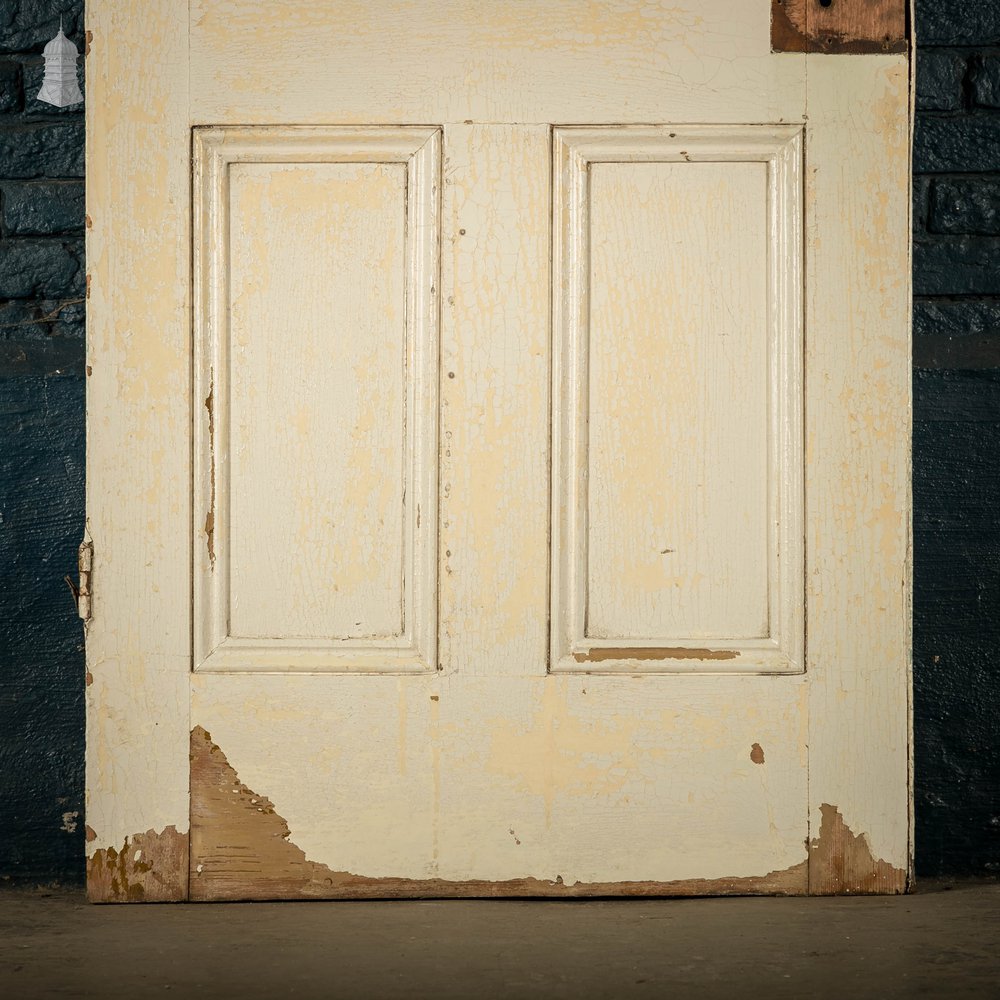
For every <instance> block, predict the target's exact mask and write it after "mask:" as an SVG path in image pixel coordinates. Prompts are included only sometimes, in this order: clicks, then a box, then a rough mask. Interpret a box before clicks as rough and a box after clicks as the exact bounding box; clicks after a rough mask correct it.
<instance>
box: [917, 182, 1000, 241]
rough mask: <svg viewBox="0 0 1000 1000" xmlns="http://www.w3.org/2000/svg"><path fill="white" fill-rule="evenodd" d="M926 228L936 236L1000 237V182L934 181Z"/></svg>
mask: <svg viewBox="0 0 1000 1000" xmlns="http://www.w3.org/2000/svg"><path fill="white" fill-rule="evenodd" d="M927 228H928V229H929V230H930V231H931V232H935V233H953V234H961V235H966V234H969V235H982V236H997V235H1000V179H998V178H996V177H963V178H960V179H956V180H938V181H935V182H934V186H933V188H932V190H931V198H930V212H929V217H928V223H927Z"/></svg>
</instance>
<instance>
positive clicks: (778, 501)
mask: <svg viewBox="0 0 1000 1000" xmlns="http://www.w3.org/2000/svg"><path fill="white" fill-rule="evenodd" d="M554 158H555V159H554V168H553V169H554V179H555V195H554V218H555V233H556V234H557V240H558V244H557V245H556V247H555V249H554V253H555V262H556V264H555V267H556V279H555V287H556V288H557V289H559V294H558V295H557V297H556V300H555V303H554V307H555V309H554V317H553V323H554V332H555V334H556V336H558V337H559V340H558V347H557V350H556V354H555V356H554V359H553V362H554V407H553V419H552V426H553V435H554V439H553V461H554V463H555V468H556V469H557V470H558V475H557V476H556V477H555V478H554V480H553V496H552V504H551V506H552V525H553V537H554V538H555V539H557V546H556V547H555V548H554V550H553V562H552V577H553V588H552V601H553V606H552V623H553V624H552V636H553V647H552V668H553V669H554V670H577V671H579V670H602V671H606V670H642V671H671V670H699V669H711V670H720V669H721V670H735V671H741V670H766V671H769V672H775V671H787V672H796V671H799V670H801V669H802V665H803V654H802V650H803V645H804V636H803V614H802V586H803V584H802V534H803V509H802V503H803V500H802V477H803V464H804V463H803V456H802V428H801V414H802V407H803V398H802V375H801V371H802V353H803V330H802V305H801V296H802V279H801V275H802V260H801V258H802V231H801V225H802V222H801V219H802V212H801V201H802V183H801V161H802V143H801V130H800V129H798V128H796V127H784V128H778V129H775V128H759V127H753V128H743V129H735V128H733V127H731V126H728V127H716V128H704V127H702V128H685V127H683V126H676V127H671V126H660V127H658V128H656V127H651V126H644V127H642V128H631V129H629V128H624V129H622V128H603V129H582V128H581V129H574V128H568V129H566V128H563V129H557V130H556V132H555V135H554Z"/></svg>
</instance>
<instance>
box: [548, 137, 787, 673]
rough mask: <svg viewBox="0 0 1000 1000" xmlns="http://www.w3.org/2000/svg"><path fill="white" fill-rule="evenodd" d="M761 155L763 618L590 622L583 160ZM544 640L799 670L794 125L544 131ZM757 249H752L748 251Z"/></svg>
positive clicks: (628, 666)
mask: <svg viewBox="0 0 1000 1000" xmlns="http://www.w3.org/2000/svg"><path fill="white" fill-rule="evenodd" d="M601 163H605V164H618V165H622V164H640V163H643V164H648V163H691V164H698V163H715V164H719V163H721V164H727V163H729V164H744V163H762V164H764V165H766V171H767V182H766V191H767V208H766V220H767V222H766V228H767V232H766V243H767V247H768V255H767V260H766V262H764V263H763V264H762V266H763V267H765V268H766V300H767V306H766V323H767V329H766V334H765V335H766V342H767V352H766V353H767V376H766V385H767V390H766V392H767V399H766V414H767V417H766V419H767V432H766V438H767V457H766V469H767V473H766V474H767V482H766V491H767V515H766V520H767V535H768V537H767V541H766V551H767V570H766V581H767V582H766V586H767V595H766V603H767V623H766V625H765V627H764V630H763V634H762V635H760V636H752V637H749V638H747V637H740V636H739V635H737V636H733V635H725V634H720V635H702V634H698V635H696V636H692V635H669V634H659V635H648V636H636V635H629V636H626V637H607V636H603V637H594V636H592V635H588V628H587V619H588V608H587V603H588V596H587V595H588V573H589V563H590V560H589V556H588V544H589V541H588V539H589V535H588V523H587V522H588V482H587V479H588V476H587V469H588V467H589V456H588V449H589V435H590V431H589V422H590V415H591V405H590V400H589V393H590V375H589V371H590V363H589V357H588V355H589V350H590V327H589V324H590V321H591V320H590V309H591V306H590V288H589V282H590V277H589V275H590V260H591V253H590V215H591V196H590V185H591V166H592V165H594V164H601ZM553 213H554V223H553V251H552V259H553V283H552V287H553V289H554V301H553V330H552V336H553V352H552V353H553V364H552V378H553V383H552V481H551V512H552V513H551V517H552V535H551V537H552V552H551V581H552V582H551V593H550V602H551V609H550V610H551V622H552V629H551V644H550V651H549V657H550V659H549V670H550V671H552V672H572V673H617V672H636V673H639V672H645V673H673V672H698V671H700V672H711V673H740V672H745V673H799V672H802V671H803V670H804V662H805V658H804V657H805V637H804V617H805V616H804V596H803V594H804V579H803V572H804V570H803V561H804V560H803V552H804V531H805V524H804V508H803V476H804V455H803V430H802V420H803V407H804V398H803V380H802V355H803V322H802V309H803V303H802V299H803V290H802V129H801V126H798V125H764V126H761V125H725V126H723V125H720V126H598V127H559V128H556V129H554V131H553ZM754 263H755V262H754Z"/></svg>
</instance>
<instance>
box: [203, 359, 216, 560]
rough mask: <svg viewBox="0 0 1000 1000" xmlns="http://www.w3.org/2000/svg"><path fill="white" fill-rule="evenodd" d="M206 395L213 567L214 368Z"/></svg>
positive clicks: (208, 537)
mask: <svg viewBox="0 0 1000 1000" xmlns="http://www.w3.org/2000/svg"><path fill="white" fill-rule="evenodd" d="M208 377H209V383H208V395H207V396H206V397H205V409H206V410H208V455H209V463H210V466H209V468H210V472H209V477H210V481H211V485H210V487H209V490H210V495H209V505H208V513H207V514H206V515H205V539H206V541H207V544H208V559H209V562H210V563H211V564H212V569H215V370H214V369H210V370H209V375H208Z"/></svg>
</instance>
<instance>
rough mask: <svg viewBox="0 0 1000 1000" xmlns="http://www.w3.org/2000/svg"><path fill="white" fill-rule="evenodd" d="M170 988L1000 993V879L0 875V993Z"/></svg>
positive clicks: (377, 993) (646, 994)
mask: <svg viewBox="0 0 1000 1000" xmlns="http://www.w3.org/2000/svg"><path fill="white" fill-rule="evenodd" d="M171 991H172V992H171ZM168 995H173V996H177V997H181V996H183V997H236V998H240V1000H244V998H245V1000H254V998H262V997H269V998H270V997H283V996H290V997H324V998H335V997H377V998H394V997H430V998H434V1000H439V998H441V1000H446V998H452V997H473V998H476V1000H492V998H494V997H497V998H499V997H505V998H506V997H546V998H562V997H566V998H573V1000H582V998H590V997H608V998H618V997H626V998H630V997H642V998H653V997H657V998H659V997H668V996H675V997H699V998H700V997H726V998H733V997H756V996H761V997H768V998H773V997H796V998H800V997H837V998H838V1000H846V998H855V997H951V996H954V997H997V998H1000V884H996V883H993V884H987V885H984V884H961V883H958V884H956V883H925V884H923V885H922V886H921V891H920V892H919V893H917V894H916V895H913V896H908V897H894V898H855V899H687V900H615V901H593V902H581V901H572V900H566V901H551V902H520V901H479V900H470V901H440V902H377V903H372V902H353V903H319V902H317V903H230V904H221V903H219V904H201V905H197V904H196V905H161V906H154V905H147V906H142V905H138V906H90V905H88V904H87V903H85V902H84V901H83V899H82V897H81V894H80V893H79V892H77V891H68V890H48V891H41V890H34V891H25V890H10V889H8V890H0V998H4V1000H7V998H9V1000H20V998H29V997H36V996H39V997H41V996H44V997H126V998H140V997H153V996H155V997H161V998H162V997H164V996H168Z"/></svg>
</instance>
